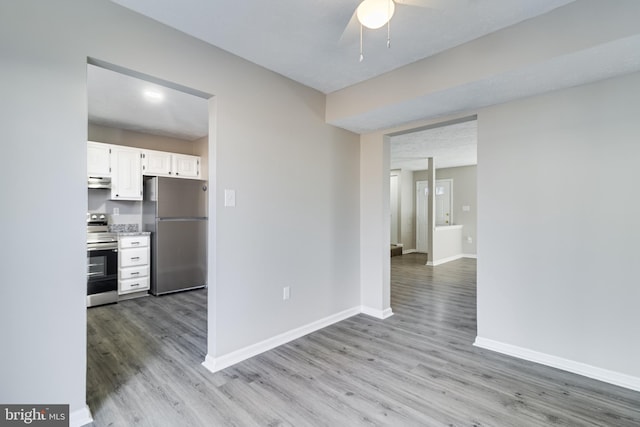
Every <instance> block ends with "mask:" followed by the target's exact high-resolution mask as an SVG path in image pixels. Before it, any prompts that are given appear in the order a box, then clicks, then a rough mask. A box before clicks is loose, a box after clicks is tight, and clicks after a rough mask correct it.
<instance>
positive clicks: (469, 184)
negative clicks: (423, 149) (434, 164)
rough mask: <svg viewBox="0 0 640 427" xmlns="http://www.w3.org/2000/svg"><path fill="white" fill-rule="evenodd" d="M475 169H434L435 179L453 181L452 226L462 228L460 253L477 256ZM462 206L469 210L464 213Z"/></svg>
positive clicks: (473, 167)
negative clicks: (455, 225)
mask: <svg viewBox="0 0 640 427" xmlns="http://www.w3.org/2000/svg"><path fill="white" fill-rule="evenodd" d="M477 169H478V167H477V166H461V167H456V168H442V169H436V178H437V179H452V180H453V191H452V195H453V213H452V215H453V224H460V225H463V226H464V227H463V228H462V253H464V254H467V255H476V254H477V246H476V240H477V232H476V227H477V220H478V198H477V197H478V196H477V191H478V189H477V176H476V173H477ZM463 206H468V207H469V210H468V211H464V210H463V209H462V207H463ZM467 237H471V243H469V242H468V241H467Z"/></svg>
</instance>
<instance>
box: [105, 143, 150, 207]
mask: <svg viewBox="0 0 640 427" xmlns="http://www.w3.org/2000/svg"><path fill="white" fill-rule="evenodd" d="M111 159H112V169H113V174H112V175H113V177H112V182H111V199H113V200H142V170H141V165H140V163H141V162H140V150H139V149H137V148H130V147H122V146H119V145H112V146H111Z"/></svg>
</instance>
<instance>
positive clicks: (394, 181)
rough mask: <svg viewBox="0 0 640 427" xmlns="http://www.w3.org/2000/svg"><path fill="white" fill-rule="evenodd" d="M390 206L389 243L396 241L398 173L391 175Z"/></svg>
mask: <svg viewBox="0 0 640 427" xmlns="http://www.w3.org/2000/svg"><path fill="white" fill-rule="evenodd" d="M390 182H391V189H390V200H389V203H390V208H391V243H392V244H395V243H398V216H399V215H398V175H391V180H390Z"/></svg>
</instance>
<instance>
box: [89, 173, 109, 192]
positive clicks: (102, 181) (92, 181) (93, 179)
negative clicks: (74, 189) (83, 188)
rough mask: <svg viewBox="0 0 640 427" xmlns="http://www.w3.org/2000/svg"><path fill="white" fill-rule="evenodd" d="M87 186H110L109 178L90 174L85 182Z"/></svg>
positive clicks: (107, 187) (105, 187)
mask: <svg viewBox="0 0 640 427" xmlns="http://www.w3.org/2000/svg"><path fill="white" fill-rule="evenodd" d="M87 185H88V188H104V189H110V188H111V178H108V177H107V178H105V177H100V176H90V177H89V178H88V182H87Z"/></svg>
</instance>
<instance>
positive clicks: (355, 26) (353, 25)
mask: <svg viewBox="0 0 640 427" xmlns="http://www.w3.org/2000/svg"><path fill="white" fill-rule="evenodd" d="M357 11H358V9H356V10H354V11H353V15H351V19H350V20H349V23H348V24H347V26H346V27H344V31H343V32H342V35H341V36H340V40H339V41H338V43H339V44H347V43H351V42H353V41H356V40H358V36H359V35H360V22H358V16H357V15H356V13H357Z"/></svg>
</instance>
